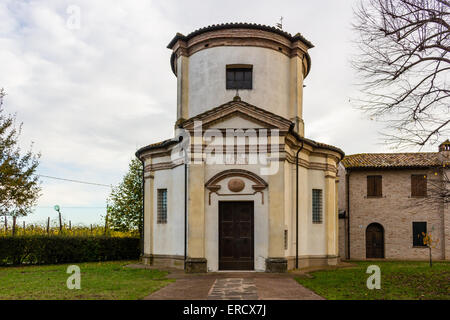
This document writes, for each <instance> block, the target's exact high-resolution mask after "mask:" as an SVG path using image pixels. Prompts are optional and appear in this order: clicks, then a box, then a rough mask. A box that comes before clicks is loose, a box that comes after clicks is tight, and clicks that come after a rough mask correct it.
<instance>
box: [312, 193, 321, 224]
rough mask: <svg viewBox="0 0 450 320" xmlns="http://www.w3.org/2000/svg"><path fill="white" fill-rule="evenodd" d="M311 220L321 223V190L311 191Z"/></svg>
mask: <svg viewBox="0 0 450 320" xmlns="http://www.w3.org/2000/svg"><path fill="white" fill-rule="evenodd" d="M312 222H313V223H322V190H320V189H313V191H312Z"/></svg>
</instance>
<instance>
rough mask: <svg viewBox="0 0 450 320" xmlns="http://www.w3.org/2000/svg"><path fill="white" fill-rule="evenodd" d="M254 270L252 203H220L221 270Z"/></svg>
mask: <svg viewBox="0 0 450 320" xmlns="http://www.w3.org/2000/svg"><path fill="white" fill-rule="evenodd" d="M253 269H254V214H253V202H252V201H221V202H219V270H253Z"/></svg>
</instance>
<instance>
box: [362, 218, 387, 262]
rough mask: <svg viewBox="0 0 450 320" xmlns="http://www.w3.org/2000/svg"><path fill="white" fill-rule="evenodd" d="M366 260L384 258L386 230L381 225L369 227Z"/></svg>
mask: <svg viewBox="0 0 450 320" xmlns="http://www.w3.org/2000/svg"><path fill="white" fill-rule="evenodd" d="M366 258H368V259H369V258H384V229H383V226H382V225H381V224H379V223H371V224H369V225H368V226H367V229H366Z"/></svg>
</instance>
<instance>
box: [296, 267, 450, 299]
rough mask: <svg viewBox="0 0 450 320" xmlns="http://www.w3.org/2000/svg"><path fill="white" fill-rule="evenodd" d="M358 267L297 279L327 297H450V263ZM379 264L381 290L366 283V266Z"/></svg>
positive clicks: (318, 273) (325, 271)
mask: <svg viewBox="0 0 450 320" xmlns="http://www.w3.org/2000/svg"><path fill="white" fill-rule="evenodd" d="M355 264H357V267H354V268H347V269H336V270H322V271H316V272H311V273H310V275H311V276H312V278H307V277H299V278H296V280H297V281H298V282H299V283H300V284H302V285H303V286H305V287H307V288H309V289H311V290H313V291H314V292H316V293H317V294H319V295H321V296H323V297H324V298H326V299H332V300H335V299H342V300H366V299H396V300H400V299H412V300H418V299H450V263H449V262H433V267H432V268H430V266H429V264H428V262H391V261H389V262H388V261H369V262H368V261H364V262H355ZM370 265H378V266H379V267H380V271H381V289H379V290H377V289H373V290H369V289H368V288H367V286H366V281H367V278H368V277H369V276H370V275H371V274H366V270H367V267H368V266H370Z"/></svg>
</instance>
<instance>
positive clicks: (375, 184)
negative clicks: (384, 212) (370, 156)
mask: <svg viewBox="0 0 450 320" xmlns="http://www.w3.org/2000/svg"><path fill="white" fill-rule="evenodd" d="M382 195H383V192H382V178H381V176H367V196H368V197H381V196H382Z"/></svg>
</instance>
